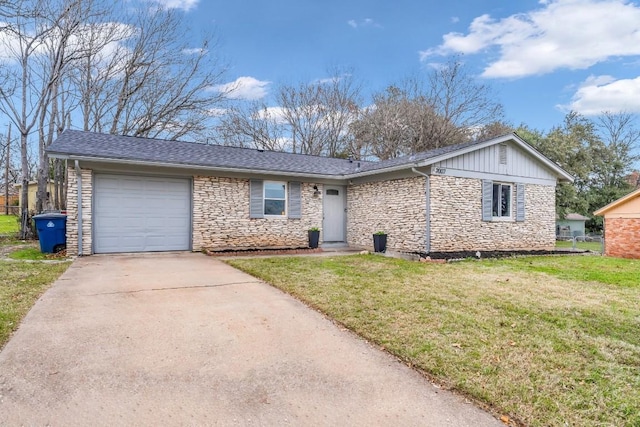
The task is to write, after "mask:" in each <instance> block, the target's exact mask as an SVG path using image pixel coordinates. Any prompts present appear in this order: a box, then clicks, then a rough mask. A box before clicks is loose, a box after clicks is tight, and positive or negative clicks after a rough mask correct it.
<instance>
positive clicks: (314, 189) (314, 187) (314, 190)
mask: <svg viewBox="0 0 640 427" xmlns="http://www.w3.org/2000/svg"><path fill="white" fill-rule="evenodd" d="M319 195H320V190H318V186H317V185H314V186H313V197H318V196H319Z"/></svg>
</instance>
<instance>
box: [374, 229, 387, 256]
mask: <svg viewBox="0 0 640 427" xmlns="http://www.w3.org/2000/svg"><path fill="white" fill-rule="evenodd" d="M386 250H387V233H385V232H384V231H376V232H375V233H373V251H374V252H384V251H386Z"/></svg>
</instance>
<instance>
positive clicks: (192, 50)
mask: <svg viewBox="0 0 640 427" xmlns="http://www.w3.org/2000/svg"><path fill="white" fill-rule="evenodd" d="M182 53H184V54H185V55H204V54H205V53H207V49H204V48H202V47H193V48H190V49H182Z"/></svg>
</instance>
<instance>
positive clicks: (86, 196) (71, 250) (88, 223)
mask: <svg viewBox="0 0 640 427" xmlns="http://www.w3.org/2000/svg"><path fill="white" fill-rule="evenodd" d="M80 174H81V177H82V254H83V255H91V253H92V250H91V247H92V234H91V231H92V225H93V224H92V217H91V210H92V206H91V203H92V200H93V174H92V171H91V170H90V169H80ZM67 255H70V256H76V255H78V181H77V174H76V169H75V168H74V167H72V166H69V167H68V168H67Z"/></svg>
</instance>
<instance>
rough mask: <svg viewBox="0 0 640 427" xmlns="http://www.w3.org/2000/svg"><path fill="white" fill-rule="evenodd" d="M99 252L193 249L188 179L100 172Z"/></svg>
mask: <svg viewBox="0 0 640 427" xmlns="http://www.w3.org/2000/svg"><path fill="white" fill-rule="evenodd" d="M94 189H95V190H94V191H95V197H94V199H95V202H94V218H95V219H94V233H95V236H94V241H95V244H94V246H95V248H94V250H95V252H96V253H109V252H146V251H170V250H189V249H190V246H191V183H190V180H188V179H180V178H162V177H145V176H121V175H108V174H96V181H95V186H94Z"/></svg>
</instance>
